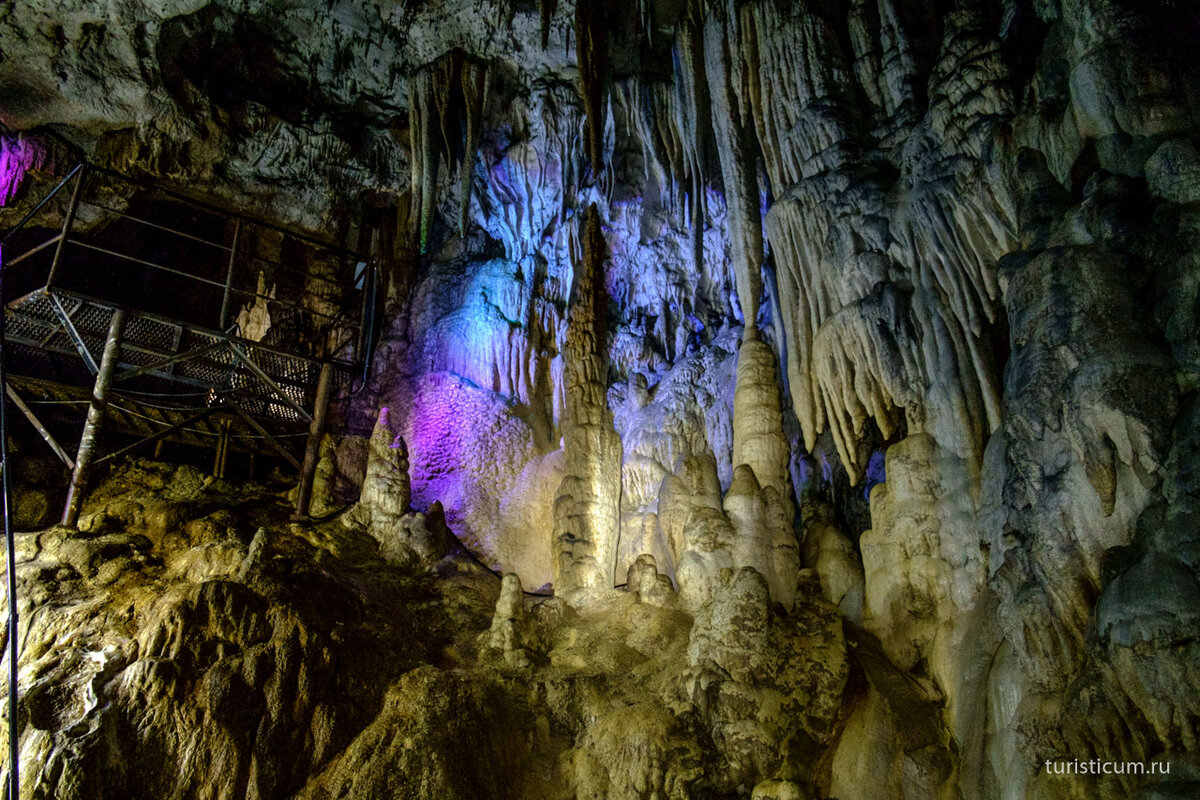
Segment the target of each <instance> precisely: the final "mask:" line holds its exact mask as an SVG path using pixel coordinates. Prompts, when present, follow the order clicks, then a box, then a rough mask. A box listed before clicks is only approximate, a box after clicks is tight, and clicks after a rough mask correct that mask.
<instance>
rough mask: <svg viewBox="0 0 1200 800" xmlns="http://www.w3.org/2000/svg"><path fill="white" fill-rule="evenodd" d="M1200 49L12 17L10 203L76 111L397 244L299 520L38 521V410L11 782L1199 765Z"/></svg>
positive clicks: (297, 791)
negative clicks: (310, 510) (366, 356)
mask: <svg viewBox="0 0 1200 800" xmlns="http://www.w3.org/2000/svg"><path fill="white" fill-rule="evenodd" d="M1198 51H1200V14H1198V12H1197V11H1196V10H1194V9H1193V8H1192V7H1191V6H1190V5H1189V4H1187V3H1185V2H1182V0H1180V1H1179V2H1171V0H1160V1H1155V2H1143V1H1142V0H1038V1H1037V2H1034V1H1033V0H1003V2H987V1H985V0H865V1H861V0H860V1H856V2H849V1H843V0H797V1H796V2H782V1H780V0H739V1H738V2H734V0H688V1H686V2H684V1H682V0H681V1H680V2H664V1H662V0H639V1H638V2H629V1H627V0H604V2H597V3H583V2H579V3H575V2H570V0H563V2H550V0H543V1H542V2H540V3H539V4H537V5H536V6H535V5H534V4H530V3H521V2H515V0H470V1H469V2H468V1H467V0H463V2H450V0H441V1H440V2H435V1H433V0H408V1H407V2H390V1H389V2H382V1H380V2H375V1H374V0H371V1H369V2H364V1H363V0H322V2H319V3H318V2H315V0H296V1H295V2H290V3H286V4H284V3H272V2H266V3H248V2H237V1H235V0H219V1H218V2H206V0H158V2H155V3H135V2H127V1H126V0H114V2H109V3H104V4H99V3H91V2H84V0H66V1H65V2H60V3H54V4H39V3H18V4H15V5H12V6H11V7H9V8H8V9H6V10H5V11H4V12H0V121H2V122H3V124H4V130H3V132H2V133H0V144H2V146H3V151H2V156H0V200H3V202H4V205H3V207H0V230H5V229H7V228H8V227H9V226H11V225H12V224H14V223H15V222H16V221H17V220H19V219H20V218H21V217H22V216H24V214H25V213H26V212H27V211H29V210H30V209H31V208H33V206H34V205H35V204H36V203H37V202H38V201H39V199H40V198H41V197H42V196H43V195H44V193H45V192H46V191H47V190H48V189H49V188H50V187H52V186H53V185H54V184H55V183H56V182H57V181H58V179H59V178H60V177H61V176H62V175H63V174H65V172H66V171H67V170H69V169H70V167H71V166H72V165H73V163H74V161H75V160H76V159H77V158H79V157H80V156H84V157H86V158H88V159H90V160H91V161H93V162H95V163H97V164H99V165H101V166H105V167H110V168H113V169H117V170H120V171H124V172H128V173H131V174H133V175H135V176H137V177H140V178H145V179H149V180H155V181H160V182H164V183H166V184H168V185H170V186H173V187H175V188H178V189H183V190H186V191H188V192H191V193H193V194H201V195H203V196H204V197H205V198H207V199H209V200H210V201H212V202H215V203H218V204H220V205H223V206H226V207H229V208H231V209H236V210H238V211H240V212H243V213H246V214H249V215H253V216H259V217H264V218H267V219H268V220H270V221H273V222H275V223H278V224H280V225H284V226H287V227H290V228H293V229H296V230H300V231H306V232H309V233H312V234H315V235H318V236H320V237H321V238H323V239H324V240H326V241H333V242H337V243H339V244H342V245H345V246H347V247H353V248H356V249H360V250H363V251H365V252H366V253H367V255H369V256H370V257H371V258H372V259H374V260H375V263H376V264H377V265H378V266H379V268H380V271H381V287H382V298H381V301H380V306H381V308H380V318H381V320H382V323H381V324H382V330H381V333H380V335H379V337H378V341H377V342H375V345H376V346H375V348H374V350H373V352H374V357H373V360H372V362H371V364H370V370H369V373H368V377H367V378H366V379H365V380H361V379H360V380H358V381H357V382H356V383H355V384H354V385H353V386H351V387H349V388H347V389H346V390H345V391H344V392H343V393H342V394H341V395H339V396H338V397H337V398H336V401H335V403H334V406H333V413H332V415H331V416H332V417H333V418H334V419H333V424H331V426H330V430H331V433H330V436H329V438H328V440H327V442H326V443H325V445H324V447H323V449H322V456H321V465H320V467H319V469H318V475H319V480H318V481H317V484H316V492H317V497H316V498H315V499H314V508H317V509H319V510H320V511H321V513H325V514H327V517H321V518H318V519H317V520H316V521H315V522H313V523H311V524H295V523H291V522H289V517H288V513H287V509H286V505H285V503H286V496H287V492H288V491H289V489H291V488H292V487H291V486H290V485H288V484H287V482H286V480H284V477H282V476H278V475H277V476H276V477H275V479H272V480H267V481H262V482H250V483H247V484H245V485H238V484H235V483H233V482H227V481H223V480H214V479H213V478H210V477H207V476H205V475H204V474H202V473H201V472H200V471H198V470H197V469H194V468H192V467H187V466H172V465H169V464H166V463H161V462H157V461H151V460H146V459H125V460H118V461H117V462H116V463H114V464H112V465H110V466H109V467H107V468H106V471H102V473H101V474H98V475H97V485H96V486H95V488H94V489H93V490H92V491H91V492H90V494H89V495H88V496H87V498H86V500H85V504H84V507H83V515H82V517H81V522H80V526H79V530H77V531H73V530H67V529H65V528H58V527H49V528H48V527H46V525H47V523H48V520H49V517H50V514H49V512H48V509H49V508H50V507H52V506H54V505H56V504H58V503H60V502H61V494H62V492H63V490H64V488H65V487H64V486H63V485H62V481H61V479H60V475H59V474H58V471H57V470H56V468H55V467H54V463H55V462H50V464H49V465H48V464H47V463H46V462H45V461H43V460H40V459H41V458H42V456H41V455H40V451H38V449H37V448H38V447H41V446H42V445H41V444H40V441H39V440H37V439H35V438H32V437H30V439H29V440H28V441H25V440H24V439H21V437H22V436H24V435H25V433H27V432H17V431H14V434H13V435H14V437H15V439H16V440H15V441H14V447H16V448H17V452H16V454H15V455H14V465H15V466H14V471H13V475H12V477H13V480H14V483H15V486H16V504H15V508H16V522H17V524H18V527H19V528H21V529H22V530H23V531H27V532H22V533H21V534H19V535H18V537H17V551H18V563H17V572H16V577H17V582H18V596H17V598H16V602H17V605H18V607H19V611H20V614H21V630H20V631H17V632H16V634H18V635H19V637H20V643H21V657H20V659H19V665H18V666H19V673H20V688H21V692H20V706H19V715H18V720H17V723H18V727H19V730H20V748H21V767H22V777H23V786H22V799H23V800H33V798H47V797H54V798H59V800H75V799H76V798H85V797H86V798H96V797H101V798H105V797H114V798H115V797H121V798H146V799H147V800H149V798H178V799H179V800H225V799H226V798H229V799H230V800H232V799H233V798H239V799H240V798H259V799H261V800H268V799H269V800H302V799H303V800H323V799H325V798H333V797H337V798H346V799H347V800H376V799H377V798H384V797H405V798H439V799H441V800H447V799H448V800H468V798H471V799H472V800H473V799H474V798H496V799H497V800H499V799H500V798H551V799H554V800H558V799H561V800H567V799H568V798H577V799H578V800H585V799H587V800H590V799H592V798H613V799H618V800H626V799H627V800H635V799H638V800H650V799H651V798H656V799H657V800H668V799H669V800H692V799H694V800H699V799H700V798H706V799H709V800H725V799H726V798H728V799H730V800H732V798H762V799H763V800H766V799H767V798H776V799H777V800H783V799H784V798H787V799H788V800H794V799H796V798H803V799H804V800H834V798H836V799H837V800H882V799H883V798H888V799H889V800H894V799H900V798H903V799H904V800H928V798H944V799H945V800H1083V798H1101V799H1102V800H1116V799H1117V798H1137V799H1138V800H1159V799H1161V798H1175V797H1191V796H1198V795H1200V477H1197V476H1200V470H1198V469H1197V466H1198V465H1200V394H1198V392H1200V344H1198V342H1200V149H1198V148H1200V69H1198V68H1197V64H1196V61H1195V57H1194V56H1195V53H1196V52H1198ZM109 200H110V202H113V203H117V204H120V203H129V202H131V200H130V198H122V197H112V198H109ZM46 213H48V214H49V215H50V217H51V218H52V222H53V221H54V219H57V222H54V224H61V220H62V214H64V213H65V205H64V201H62V199H61V198H59V199H58V200H55V201H54V202H52V203H51V204H50V205H49V206H48V210H47V212H46ZM86 222H87V224H92V225H102V224H103V219H102V218H100V217H97V218H96V219H95V220H88V221H86ZM6 269H8V267H6ZM309 269H310V271H312V272H313V274H314V275H315V274H317V273H318V272H319V271H320V265H313V266H311V267H309ZM314 285H315V284H314ZM262 293H263V294H266V292H262ZM180 302H181V303H184V302H187V300H186V298H180ZM265 302H266V301H265V300H264V303H265ZM322 302H323V300H322V298H321V297H318V296H316V295H315V294H314V295H313V297H312V307H313V308H318V307H319V306H320V307H323V306H321V303H322ZM264 308H265V306H264ZM260 311H262V309H260ZM251 316H252V310H247V311H246V320H247V321H246V322H245V325H244V329H245V330H249V328H250V323H249V321H248V320H250V318H251ZM260 316H261V314H260ZM343 509H344V510H343ZM339 512H340V515H339ZM501 576H503V577H501ZM6 635H8V636H12V635H14V632H12V631H7V632H6ZM1063 762H1072V763H1074V762H1088V763H1090V762H1095V763H1097V764H1101V763H1107V764H1110V765H1113V769H1111V770H1108V771H1107V772H1104V771H1101V770H1100V769H1096V770H1095V771H1088V772H1084V771H1081V770H1076V771H1075V772H1071V773H1069V774H1062V773H1061V771H1059V772H1057V773H1056V772H1055V771H1054V770H1053V769H1051V768H1049V767H1048V765H1053V764H1062V763H1063ZM1116 767H1119V768H1120V769H1119V771H1118V769H1117V768H1116Z"/></svg>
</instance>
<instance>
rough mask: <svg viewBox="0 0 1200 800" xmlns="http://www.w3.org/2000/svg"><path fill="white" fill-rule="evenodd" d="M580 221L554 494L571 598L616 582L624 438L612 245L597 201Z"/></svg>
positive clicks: (559, 584) (561, 571) (563, 576)
mask: <svg viewBox="0 0 1200 800" xmlns="http://www.w3.org/2000/svg"><path fill="white" fill-rule="evenodd" d="M580 228H581V230H580V232H579V239H580V241H579V243H578V245H579V246H578V252H577V258H575V259H574V260H575V280H574V286H573V288H572V292H571V294H572V298H571V306H570V310H569V311H568V319H567V335H566V342H565V345H564V348H563V356H564V362H565V363H564V369H563V385H564V386H565V389H566V417H565V419H564V420H563V426H562V428H563V446H564V450H565V454H566V467H565V470H564V473H565V474H564V477H563V480H562V484H561V485H560V486H559V488H558V492H557V493H556V495H555V499H554V556H555V558H554V572H555V583H554V587H555V592H556V593H558V594H560V595H562V596H564V597H566V598H567V599H568V601H569V602H573V603H586V602H587V601H588V600H589V599H590V598H591V597H594V595H595V593H596V592H598V591H602V590H604V589H607V588H609V587H611V586H612V585H613V575H614V569H615V566H616V556H617V543H618V537H619V535H620V501H621V439H620V437H619V436H618V435H617V432H616V431H615V430H614V429H613V421H612V413H611V412H610V411H609V409H608V405H607V383H608V363H607V361H608V359H607V357H606V354H607V349H608V348H607V331H606V315H607V308H608V304H607V299H606V296H605V291H604V261H605V258H606V253H607V245H606V244H605V241H604V234H603V233H602V231H601V229H600V212H599V210H598V209H597V207H596V204H595V203H593V204H592V205H590V206H589V207H588V210H587V211H586V212H585V213H584V214H583V215H582V223H581V225H580Z"/></svg>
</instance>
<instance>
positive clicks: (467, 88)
mask: <svg viewBox="0 0 1200 800" xmlns="http://www.w3.org/2000/svg"><path fill="white" fill-rule="evenodd" d="M490 84H491V70H490V69H489V68H488V66H487V65H484V64H476V63H473V62H467V63H465V64H463V67H462V93H463V107H464V109H465V111H466V118H467V120H466V122H467V125H466V128H467V130H466V146H465V147H464V149H463V158H462V166H461V168H460V183H461V185H460V187H459V190H460V192H461V198H460V202H461V204H462V205H461V206H460V207H459V212H458V232H459V235H460V236H466V235H467V214H468V212H469V211H470V207H471V177H472V175H473V174H474V172H475V152H476V151H477V150H478V149H479V136H480V134H481V133H482V131H483V115H484V113H485V112H486V110H487V100H488V87H489V85H490Z"/></svg>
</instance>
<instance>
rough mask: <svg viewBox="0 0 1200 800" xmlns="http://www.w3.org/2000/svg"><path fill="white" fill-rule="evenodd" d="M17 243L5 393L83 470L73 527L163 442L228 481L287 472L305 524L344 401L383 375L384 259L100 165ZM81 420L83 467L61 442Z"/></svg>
mask: <svg viewBox="0 0 1200 800" xmlns="http://www.w3.org/2000/svg"><path fill="white" fill-rule="evenodd" d="M3 242H4V245H3V246H4V251H3V256H4V260H3V264H2V269H3V281H4V287H5V291H4V293H5V299H6V301H7V302H6V303H5V315H6V331H5V343H6V346H7V352H8V359H9V361H8V376H7V385H6V386H5V390H6V394H7V395H8V397H9V398H10V400H11V401H12V402H13V404H14V405H15V406H16V407H17V408H18V409H19V410H20V411H21V412H22V414H24V416H25V417H26V418H27V419H28V420H29V421H30V423H31V424H32V425H33V426H34V427H35V428H37V429H38V432H39V433H40V434H41V435H42V438H43V439H45V440H46V442H47V444H48V445H49V446H50V447H51V448H52V449H53V450H54V451H55V453H56V454H57V455H58V456H59V458H60V459H62V460H63V462H64V463H65V464H66V465H67V466H68V467H69V468H70V469H71V470H72V480H71V486H70V488H69V492H68V498H67V503H66V508H65V509H64V512H63V520H62V521H63V523H64V524H67V525H73V524H74V523H75V520H76V518H77V516H78V511H79V504H80V502H81V499H82V493H83V491H84V489H85V486H86V482H87V478H88V472H89V470H90V469H91V467H92V466H94V465H96V464H100V463H103V462H105V461H111V460H113V459H116V458H119V457H121V456H123V455H126V454H132V453H134V452H135V451H138V450H139V448H143V447H145V446H147V445H150V444H152V443H153V444H157V443H159V442H164V441H170V442H174V443H180V444H186V445H190V446H193V447H207V448H212V449H213V452H214V461H213V464H214V468H213V471H214V473H215V474H218V475H220V476H223V475H224V472H225V468H226V464H227V463H228V459H229V457H230V454H231V453H238V452H242V453H251V454H264V455H266V456H269V457H272V458H278V459H282V460H283V461H285V462H287V463H288V464H290V465H291V466H292V467H293V468H295V469H297V470H298V471H299V473H300V475H299V478H300V499H299V501H298V502H297V508H296V511H297V515H298V516H299V517H305V516H307V512H308V501H309V497H310V495H311V485H312V477H313V472H314V470H315V466H316V456H317V447H318V445H319V440H320V437H321V435H322V433H323V431H324V427H325V414H326V408H327V406H328V404H329V401H330V398H331V397H332V396H334V395H337V394H345V393H347V392H348V391H349V389H350V387H351V384H352V382H353V381H354V380H355V379H356V378H358V377H360V376H362V375H363V370H364V366H365V365H366V364H367V363H369V358H370V348H371V342H372V338H373V336H374V331H373V325H372V321H373V319H374V316H375V315H374V307H375V292H376V276H375V269H374V265H373V264H372V263H371V261H370V260H369V259H366V258H363V257H361V256H359V255H358V254H356V253H353V252H351V251H347V250H344V249H341V248H338V247H335V246H332V245H330V244H328V243H325V242H320V241H318V240H315V239H312V238H311V237H307V236H304V235H300V234H296V233H294V232H290V231H287V230H284V229H281V228H278V227H275V226H272V225H269V224H266V223H262V222H259V221H255V220H252V219H250V218H248V217H244V216H241V215H237V214H234V213H231V212H228V211H224V210H221V209H218V208H215V207H213V206H211V205H207V204H205V203H202V202H198V201H196V200H194V199H191V198H187V197H183V196H181V195H179V194H177V193H174V192H171V191H169V190H166V189H163V188H162V187H158V186H153V185H149V184H145V183H139V182H136V181H132V180H130V179H127V178H124V177H122V176H120V175H116V174H114V173H111V172H107V171H104V170H99V169H96V168H93V167H88V166H86V165H81V166H79V167H76V168H75V169H74V170H73V171H72V172H71V173H70V174H68V175H67V176H66V177H65V178H64V179H63V180H62V181H61V182H60V183H59V184H58V185H57V186H56V187H55V188H54V190H53V191H51V192H50V193H49V194H48V195H47V196H46V197H44V198H43V199H42V200H41V201H40V202H39V203H38V204H37V205H36V206H35V207H34V208H33V210H32V211H31V212H30V213H29V215H27V216H26V218H25V219H23V220H22V221H21V222H20V223H18V225H17V226H15V227H14V228H13V229H12V230H11V231H9V232H8V233H6V234H5V236H4V239H3ZM12 253H18V255H15V257H11V258H10V257H9V255H10V254H12ZM81 420H82V421H83V430H82V434H81V435H80V438H79V444H78V447H77V448H73V449H74V455H71V454H70V452H69V451H68V449H67V448H66V447H64V446H63V443H61V442H59V441H58V439H57V438H56V437H55V435H54V433H53V431H52V429H55V430H59V431H62V430H64V429H65V428H68V427H71V422H72V421H73V422H74V430H77V429H78V428H77V426H78V423H79V421H81ZM102 429H103V430H104V431H105V433H106V436H105V438H104V439H103V440H102V439H101V438H100V433H101V430H102ZM111 434H120V435H121V436H123V437H124V439H123V440H119V441H114V440H115V439H118V437H114V436H112V435H111ZM60 436H61V434H60Z"/></svg>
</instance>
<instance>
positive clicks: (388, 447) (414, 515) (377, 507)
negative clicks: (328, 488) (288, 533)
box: [342, 408, 446, 565]
mask: <svg viewBox="0 0 1200 800" xmlns="http://www.w3.org/2000/svg"><path fill="white" fill-rule="evenodd" d="M392 425H393V420H392V418H391V413H390V410H389V409H387V408H381V409H380V410H379V417H378V419H377V420H376V422H375V429H374V430H373V431H372V432H371V439H370V442H369V444H368V451H367V470H366V477H365V478H364V479H363V484H362V494H361V495H360V497H359V501H358V503H357V504H356V505H355V506H354V508H352V509H350V511H349V512H347V513H346V515H345V516H344V517H342V523H343V524H344V525H345V526H346V527H348V528H358V529H362V530H365V531H366V532H367V533H368V534H370V535H371V537H373V538H374V539H375V540H376V541H378V542H379V549H380V553H381V555H382V556H383V557H384V558H385V559H386V560H388V561H392V562H395V563H400V564H405V565H417V564H419V565H429V564H432V563H433V562H434V561H436V560H437V559H438V558H440V557H441V556H442V555H443V554H444V553H445V551H446V539H445V530H444V529H443V527H442V526H441V525H440V524H439V523H438V522H437V521H436V520H435V519H434V518H433V517H430V518H427V517H426V515H425V514H422V513H420V512H418V511H414V510H413V509H412V508H411V505H410V504H411V502H412V481H411V479H410V477H409V474H408V469H409V460H408V446H407V444H405V441H404V437H402V436H401V435H400V434H399V433H396V432H395V431H394V430H393V428H392ZM431 513H432V509H431Z"/></svg>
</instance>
